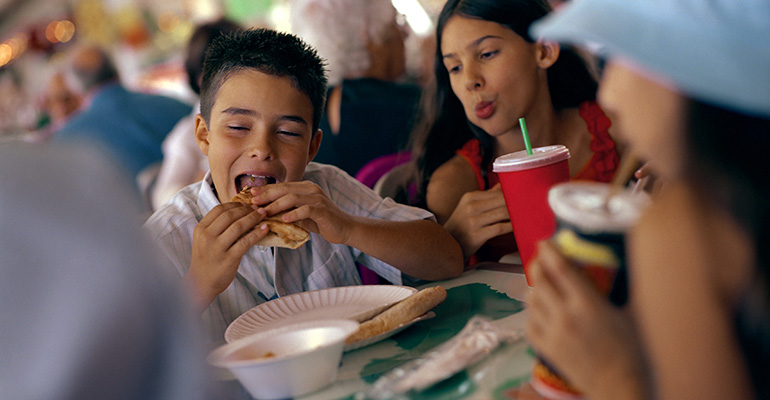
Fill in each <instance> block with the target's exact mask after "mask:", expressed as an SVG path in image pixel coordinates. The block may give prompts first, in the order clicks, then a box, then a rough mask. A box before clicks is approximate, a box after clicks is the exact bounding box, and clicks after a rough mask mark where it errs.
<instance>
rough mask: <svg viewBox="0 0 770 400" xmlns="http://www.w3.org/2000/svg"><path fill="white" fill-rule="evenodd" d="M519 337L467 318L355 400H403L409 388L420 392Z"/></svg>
mask: <svg viewBox="0 0 770 400" xmlns="http://www.w3.org/2000/svg"><path fill="white" fill-rule="evenodd" d="M522 337H523V333H522V332H521V331H506V330H502V329H500V328H498V327H497V326H495V325H494V324H492V322H491V321H490V320H489V319H488V318H486V317H480V316H476V317H473V318H471V319H470V320H469V321H468V323H467V324H465V327H464V328H463V329H462V330H461V331H460V332H459V333H458V334H457V335H455V336H454V337H453V338H452V339H450V340H448V341H447V342H446V343H444V344H442V345H440V346H438V347H436V348H435V349H433V350H431V351H430V352H428V353H426V354H425V355H423V356H422V357H420V358H418V359H416V360H413V361H410V362H408V363H406V364H404V365H402V366H400V367H397V368H395V369H393V370H392V371H390V372H388V373H387V374H385V375H383V376H381V377H380V378H379V379H378V380H377V381H376V382H375V383H374V385H373V386H372V387H371V388H369V390H367V391H366V392H362V393H358V394H357V395H356V397H355V398H356V400H363V399H372V400H384V399H403V398H406V397H405V395H406V394H407V393H409V392H413V391H421V390H424V389H427V388H429V387H430V386H433V385H434V384H436V383H438V382H440V381H442V380H444V379H447V378H449V377H451V376H452V375H454V374H456V373H458V372H460V371H462V370H464V369H465V368H467V367H469V366H471V365H473V364H475V363H476V362H478V361H479V360H481V359H482V358H484V357H485V356H486V355H488V354H489V353H490V352H492V351H493V350H494V349H495V348H497V347H498V346H500V344H502V343H512V342H515V341H518V340H520V339H521V338H522Z"/></svg>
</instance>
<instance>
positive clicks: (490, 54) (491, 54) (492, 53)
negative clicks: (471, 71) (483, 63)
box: [481, 50, 499, 58]
mask: <svg viewBox="0 0 770 400" xmlns="http://www.w3.org/2000/svg"><path fill="white" fill-rule="evenodd" d="M498 52H499V50H495V51H487V52H484V53H481V58H491V57H494V56H495V55H496V54H497V53H498Z"/></svg>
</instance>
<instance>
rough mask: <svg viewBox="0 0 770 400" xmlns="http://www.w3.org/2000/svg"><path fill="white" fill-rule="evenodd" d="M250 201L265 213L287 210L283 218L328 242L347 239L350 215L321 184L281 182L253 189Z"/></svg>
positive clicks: (272, 213) (339, 241)
mask: <svg viewBox="0 0 770 400" xmlns="http://www.w3.org/2000/svg"><path fill="white" fill-rule="evenodd" d="M253 193H255V196H254V199H253V201H252V203H253V204H255V205H257V206H260V207H262V208H260V210H264V211H265V212H266V215H267V216H271V215H275V214H278V213H280V212H282V211H287V213H286V214H284V215H283V216H282V218H283V221H284V222H290V223H296V224H297V225H299V226H301V227H303V228H305V229H307V230H308V231H310V232H314V233H318V234H320V235H321V236H323V237H324V239H326V240H327V241H329V242H331V243H344V244H347V243H348V242H349V236H350V230H351V224H352V222H353V217H352V216H351V215H349V214H347V213H345V212H343V211H342V210H340V209H339V207H337V205H336V204H334V202H333V201H332V200H331V199H330V198H329V196H328V195H327V194H326V193H324V191H323V190H321V188H320V187H319V186H318V185H316V184H315V183H313V182H310V181H300V182H285V183H276V184H271V185H265V186H260V187H258V188H255V189H254V190H253Z"/></svg>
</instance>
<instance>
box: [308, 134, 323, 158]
mask: <svg viewBox="0 0 770 400" xmlns="http://www.w3.org/2000/svg"><path fill="white" fill-rule="evenodd" d="M323 135H324V133H323V131H322V130H320V129H319V130H317V131H316V132H315V135H313V138H312V139H310V149H308V153H307V162H310V161H313V157H315V155H316V154H318V149H320V148H321V138H323Z"/></svg>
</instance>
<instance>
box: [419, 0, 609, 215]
mask: <svg viewBox="0 0 770 400" xmlns="http://www.w3.org/2000/svg"><path fill="white" fill-rule="evenodd" d="M551 11H552V8H551V6H550V5H549V4H548V3H547V2H546V1H545V0H449V1H448V2H447V3H446V4H445V5H444V8H443V9H442V11H441V14H440V15H439V18H438V24H437V27H436V53H435V59H434V76H433V77H432V79H431V81H430V82H429V84H428V86H427V88H426V90H425V91H424V95H423V99H422V101H421V108H422V109H421V113H420V117H419V119H418V122H417V124H416V127H415V130H414V132H413V134H412V137H411V143H410V147H411V148H412V154H413V157H414V161H413V164H412V166H411V168H412V171H411V175H412V179H414V180H415V181H416V182H417V189H418V198H417V199H413V201H414V202H416V203H417V204H419V205H422V206H425V189H426V188H427V186H428V181H429V179H430V176H431V175H432V174H433V172H434V171H435V170H436V169H437V168H438V167H439V166H441V165H442V164H443V163H445V162H446V161H448V160H449V159H450V158H452V157H453V156H454V154H455V151H456V150H458V149H459V148H460V147H462V146H463V144H465V142H467V141H468V140H470V139H472V138H474V137H475V138H478V139H479V140H480V141H481V144H482V152H483V158H482V165H483V166H486V165H489V163H491V162H492V156H493V152H492V147H493V144H494V142H493V139H492V137H490V136H489V135H487V134H486V133H485V132H484V131H483V130H482V129H480V128H478V127H477V126H475V125H473V124H472V123H470V122H469V121H468V119H467V117H466V115H465V111H464V109H463V106H462V103H461V102H460V100H459V99H458V98H457V96H456V95H455V94H454V92H452V87H451V84H450V82H449V73H448V72H447V70H446V67H445V66H444V64H443V60H442V54H441V40H442V31H443V30H444V27H445V26H446V23H447V21H448V20H449V19H450V18H451V17H453V16H455V15H460V16H463V17H466V18H473V19H480V20H485V21H491V22H496V23H498V24H500V25H503V26H506V27H508V28H509V29H511V30H513V31H514V32H515V33H516V34H518V35H519V36H521V37H522V38H524V40H526V41H527V42H529V43H534V42H535V41H534V40H533V39H532V38H531V37H530V36H529V34H528V33H527V32H528V30H529V27H530V25H531V24H532V23H533V22H534V21H536V20H538V19H540V18H542V17H544V16H545V15H546V14H548V13H549V12H551ZM547 76H548V87H549V92H550V94H551V101H552V103H553V106H554V108H555V109H556V110H557V111H558V110H561V109H564V108H570V107H577V106H579V105H580V103H582V102H584V101H589V100H595V99H596V91H597V86H598V85H597V81H596V78H595V76H594V74H593V73H592V72H591V70H590V69H589V67H588V64H587V63H586V61H585V59H584V58H583V57H581V56H580V55H579V54H578V52H577V51H576V50H574V49H572V48H570V47H566V46H561V52H560V54H559V59H558V60H557V61H556V62H555V63H554V64H553V65H552V66H551V67H550V68H548V71H547ZM482 171H483V173H485V170H482Z"/></svg>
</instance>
